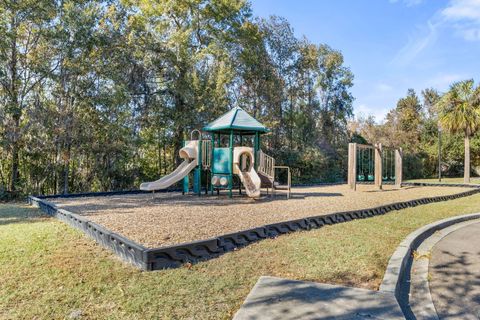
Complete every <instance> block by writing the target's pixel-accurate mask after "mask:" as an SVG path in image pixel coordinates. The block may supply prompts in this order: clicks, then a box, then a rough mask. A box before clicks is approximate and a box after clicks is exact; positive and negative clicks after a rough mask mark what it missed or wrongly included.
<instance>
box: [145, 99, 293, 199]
mask: <svg viewBox="0 0 480 320" xmlns="http://www.w3.org/2000/svg"><path fill="white" fill-rule="evenodd" d="M203 132H204V133H206V134H208V135H210V139H204V138H203ZM267 132H269V130H268V129H267V128H266V127H265V126H264V125H263V124H261V123H260V122H258V121H257V120H256V119H255V118H253V117H252V116H250V115H249V114H248V113H247V112H245V111H244V110H243V109H242V108H239V107H236V108H233V109H232V110H230V111H229V112H227V113H226V114H224V115H223V116H221V117H219V118H218V119H216V120H215V121H213V122H211V123H209V124H208V125H207V126H205V127H204V128H203V129H202V131H199V130H193V131H192V132H191V134H190V140H186V141H184V147H183V148H182V149H180V151H179V156H180V157H181V158H182V159H183V162H182V163H181V164H180V165H179V166H178V167H177V168H176V169H175V170H174V171H173V172H172V173H170V174H169V175H166V176H164V177H162V178H160V179H159V180H157V181H153V182H145V183H142V184H141V185H140V189H141V190H144V191H156V190H161V189H166V188H168V187H170V186H171V185H173V184H175V183H177V182H179V181H180V180H182V179H183V193H184V194H185V193H188V192H189V191H190V176H189V174H190V172H192V171H193V183H192V189H193V192H194V193H195V194H198V195H201V193H202V189H204V190H205V193H208V191H210V193H211V194H212V195H213V193H214V191H217V194H218V193H219V192H220V190H228V195H229V197H230V198H231V197H232V194H233V189H234V188H235V187H238V189H239V192H240V193H241V192H242V186H243V188H244V189H245V191H246V194H247V195H248V196H249V197H250V198H258V197H260V195H261V188H266V189H267V194H268V190H269V189H271V190H272V195H274V194H275V191H277V190H284V191H286V194H287V198H289V197H290V190H291V174H290V168H289V167H286V166H276V165H275V159H274V158H273V157H271V156H269V155H267V154H265V153H264V152H263V151H262V150H261V147H260V146H261V141H260V137H261V135H262V134H265V133H267ZM195 133H196V134H197V135H198V137H197V139H196V140H194V139H193V136H194V134H195ZM278 170H286V171H287V181H286V183H285V184H279V183H278V181H275V177H276V173H277V171H278ZM235 178H236V179H235ZM202 182H205V183H204V186H203V185H202ZM235 182H237V183H235Z"/></svg>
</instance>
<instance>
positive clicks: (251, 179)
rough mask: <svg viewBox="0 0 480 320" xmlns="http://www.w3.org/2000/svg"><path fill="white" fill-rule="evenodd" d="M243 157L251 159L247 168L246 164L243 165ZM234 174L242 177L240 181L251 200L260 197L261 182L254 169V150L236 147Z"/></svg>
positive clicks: (234, 151)
mask: <svg viewBox="0 0 480 320" xmlns="http://www.w3.org/2000/svg"><path fill="white" fill-rule="evenodd" d="M242 156H246V157H249V158H250V164H249V166H248V167H247V166H246V165H245V162H243V163H242V159H241V158H242ZM233 159H234V160H233V163H234V173H235V174H237V175H238V176H239V177H240V181H241V182H242V184H243V186H244V187H245V191H246V192H247V195H248V196H249V197H250V198H258V197H260V186H261V182H262V181H261V180H260V177H259V176H258V174H257V172H256V171H255V169H254V168H253V163H254V159H255V157H254V155H253V149H252V148H249V147H236V148H235V149H234V150H233Z"/></svg>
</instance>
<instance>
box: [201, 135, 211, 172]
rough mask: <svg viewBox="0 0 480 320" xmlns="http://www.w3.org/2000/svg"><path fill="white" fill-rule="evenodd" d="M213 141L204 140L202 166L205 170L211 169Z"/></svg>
mask: <svg viewBox="0 0 480 320" xmlns="http://www.w3.org/2000/svg"><path fill="white" fill-rule="evenodd" d="M211 158H212V141H210V140H202V164H203V167H204V168H210V165H211V162H212V159H211Z"/></svg>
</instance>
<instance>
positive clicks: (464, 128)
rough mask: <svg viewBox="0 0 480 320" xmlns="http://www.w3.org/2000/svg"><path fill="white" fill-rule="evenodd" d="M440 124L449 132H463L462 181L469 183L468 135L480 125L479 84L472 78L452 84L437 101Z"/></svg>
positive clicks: (474, 131)
mask: <svg viewBox="0 0 480 320" xmlns="http://www.w3.org/2000/svg"><path fill="white" fill-rule="evenodd" d="M437 107H438V110H439V122H440V126H441V127H442V128H443V129H445V130H447V131H448V132H450V133H460V132H461V133H463V134H464V139H465V166H464V174H463V178H464V182H465V183H470V137H471V136H473V135H474V134H475V133H476V132H477V131H478V129H479V127H480V86H478V87H477V88H476V89H475V88H474V81H473V80H465V81H460V82H456V83H454V84H452V85H451V86H450V90H449V91H448V92H447V93H445V94H444V95H443V96H442V98H441V99H440V101H439V102H438V103H437Z"/></svg>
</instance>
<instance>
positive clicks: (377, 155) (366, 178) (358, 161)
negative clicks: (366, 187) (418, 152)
mask: <svg viewBox="0 0 480 320" xmlns="http://www.w3.org/2000/svg"><path fill="white" fill-rule="evenodd" d="M402 156H403V155H402V149H394V148H389V147H384V146H382V144H381V143H378V144H375V145H365V144H358V143H350V144H349V145H348V185H349V186H350V188H351V189H353V190H356V189H357V183H373V184H374V185H375V187H376V188H378V189H379V190H381V189H382V185H383V183H392V182H393V183H394V184H395V186H396V187H397V188H400V187H401V185H402V176H403V172H402V165H403V164H402Z"/></svg>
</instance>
